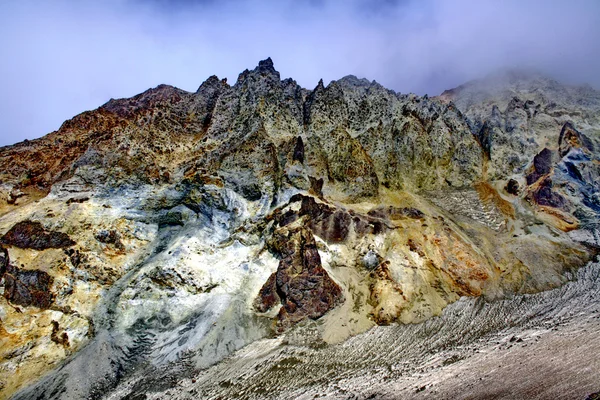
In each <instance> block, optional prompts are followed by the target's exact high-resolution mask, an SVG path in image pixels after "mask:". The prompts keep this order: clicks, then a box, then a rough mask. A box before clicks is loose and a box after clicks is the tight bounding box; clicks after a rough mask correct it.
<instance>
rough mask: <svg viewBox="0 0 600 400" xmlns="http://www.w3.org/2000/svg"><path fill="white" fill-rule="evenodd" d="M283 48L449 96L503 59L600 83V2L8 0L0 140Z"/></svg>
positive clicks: (1, 19) (335, 69)
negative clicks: (458, 87) (457, 87)
mask: <svg viewBox="0 0 600 400" xmlns="http://www.w3.org/2000/svg"><path fill="white" fill-rule="evenodd" d="M267 57H271V58H272V59H273V61H274V63H275V68H276V69H277V70H278V71H279V72H280V73H281V76H282V78H287V77H292V78H293V79H295V80H296V81H297V82H298V83H299V84H300V85H301V86H303V87H305V88H308V89H312V88H314V87H315V86H316V85H317V82H318V81H319V79H321V78H322V79H323V81H324V82H325V83H326V84H327V83H328V82H330V81H331V80H335V79H339V78H341V77H343V76H345V75H349V74H352V75H356V76H358V77H360V78H362V77H365V78H367V79H369V80H376V81H377V82H379V83H381V84H383V85H384V86H386V87H388V88H390V89H393V90H395V91H398V92H402V93H408V92H413V93H417V94H425V93H427V94H429V95H437V94H439V93H441V92H442V91H443V90H445V89H450V88H453V87H456V86H458V85H460V84H462V83H464V82H466V81H468V80H471V79H476V78H481V77H483V76H485V75H487V74H489V73H493V72H495V71H497V70H499V69H503V68H507V67H510V68H514V67H517V68H519V67H526V68H534V69H537V70H540V71H542V72H545V73H547V74H550V75H552V76H554V77H556V78H558V79H561V80H566V81H568V82H570V83H588V84H591V85H592V86H593V87H595V88H600V72H599V71H600V1H597V0H569V1H554V0H518V1H517V0H502V1H492V0H381V1H377V0H372V1H368V0H346V1H336V0H278V1H258V0H221V1H218V0H197V1H194V0H101V1H99V0H95V1H88V0H78V1H77V0H71V1H68V0H37V1H36V0H0V145H7V144H12V143H15V142H19V141H22V140H24V139H33V138H36V137H40V136H43V135H45V134H47V133H49V132H52V131H54V130H57V129H58V128H59V127H60V125H61V124H62V122H63V121H65V120H67V119H69V118H71V117H73V116H75V115H77V114H79V113H80V112H83V111H85V110H90V109H95V108H97V107H98V106H100V105H102V104H104V103H105V102H106V101H108V100H109V99H110V98H121V97H130V96H133V95H135V94H137V93H140V92H142V91H144V90H146V89H148V88H150V87H155V86H157V85H159V84H161V83H166V84H170V85H174V86H177V87H179V88H181V89H184V90H188V91H195V90H196V89H197V88H198V86H200V84H201V83H202V82H203V81H204V80H205V79H206V78H208V77H209V76H210V75H217V76H219V77H221V78H223V77H226V78H227V79H228V81H229V82H230V83H231V84H233V83H235V81H236V79H237V76H238V74H239V73H240V72H242V71H243V70H244V69H246V68H248V69H252V68H254V67H255V66H256V65H257V64H258V61H259V60H262V59H265V58H267Z"/></svg>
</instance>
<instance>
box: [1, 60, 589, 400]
mask: <svg viewBox="0 0 600 400" xmlns="http://www.w3.org/2000/svg"><path fill="white" fill-rule="evenodd" d="M0 183H1V186H0V197H1V200H0V203H1V204H0V235H1V236H0V268H1V270H0V273H1V277H2V278H1V279H2V280H1V283H0V293H1V294H2V297H1V298H0V343H1V346H0V398H3V399H4V398H14V399H34V398H35V399H82V398H89V399H101V398H112V399H117V398H130V399H142V398H175V399H177V398H181V399H184V398H233V397H237V398H249V399H250V398H252V399H262V398H282V399H283V398H314V397H315V396H317V397H318V396H331V397H334V398H357V399H358V398H397V397H402V398H431V397H437V398H444V397H446V398H540V399H545V398H581V399H584V398H585V397H586V396H600V395H598V394H597V392H600V382H598V380H597V377H598V373H599V372H600V360H599V359H598V357H597V355H598V354H600V342H599V341H598V337H600V335H599V334H600V321H599V320H598V318H599V317H598V316H599V315H600V265H598V263H597V262H595V257H596V255H597V254H598V250H599V249H600V227H599V223H600V218H599V217H600V92H598V91H595V90H594V89H592V88H589V87H571V86H567V85H562V84H560V83H558V82H556V81H554V80H552V79H549V78H547V77H544V76H541V75H539V74H537V73H532V72H523V71H507V72H503V73H499V74H495V75H491V76H489V77H487V78H485V79H482V80H480V81H473V82H469V83H467V84H465V85H462V86H459V87H458V88H456V89H452V90H448V91H446V92H444V93H443V94H441V95H440V96H438V97H428V96H423V97H420V96H416V95H413V94H409V95H405V94H400V93H396V92H394V91H392V90H389V89H386V88H384V87H383V86H381V85H380V84H378V83H377V82H375V81H368V80H366V79H358V78H356V77H354V76H347V77H344V78H342V79H340V80H337V81H333V82H331V83H329V84H328V85H327V86H325V85H324V83H323V82H322V81H320V82H319V83H318V85H317V87H316V88H314V89H313V90H307V89H304V88H302V87H300V86H299V85H298V84H297V83H296V82H295V81H294V80H292V79H284V80H281V77H280V74H279V72H277V71H276V70H275V68H274V66H273V62H272V61H271V59H267V60H264V61H261V62H260V63H259V64H258V66H257V67H256V68H254V69H253V70H246V71H244V72H242V73H241V74H240V75H239V77H238V80H237V82H235V84H233V85H230V84H228V83H227V81H226V80H225V79H219V78H217V77H216V76H212V77H210V78H208V79H207V80H206V81H205V82H204V83H202V85H201V86H200V87H199V88H198V90H197V91H196V92H195V93H190V92H186V91H183V90H180V89H177V88H175V87H172V86H167V85H160V86H158V87H156V88H154V89H150V90H147V91H146V92H144V93H141V94H139V95H137V96H135V97H132V98H129V99H118V100H114V99H112V100H110V101H109V102H108V103H106V104H104V105H102V106H101V107H99V108H98V109H96V110H93V111H86V112H84V113H82V114H79V115H77V116H75V117H74V118H73V119H71V120H68V121H66V122H64V123H63V125H62V126H61V127H60V129H59V130H58V131H56V132H52V133H50V134H48V135H46V136H44V137H42V138H40V139H36V140H30V141H25V142H21V143H17V144H15V145H12V146H7V147H3V148H0ZM527 346H529V347H527ZM594 393H596V394H594ZM589 398H597V397H589Z"/></svg>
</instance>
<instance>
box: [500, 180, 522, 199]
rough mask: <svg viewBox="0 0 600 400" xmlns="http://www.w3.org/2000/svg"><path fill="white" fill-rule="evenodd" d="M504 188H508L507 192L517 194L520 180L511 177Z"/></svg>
mask: <svg viewBox="0 0 600 400" xmlns="http://www.w3.org/2000/svg"><path fill="white" fill-rule="evenodd" d="M504 190H506V193H509V194H512V195H514V196H517V195H518V194H519V190H520V189H519V182H517V181H516V180H514V179H509V180H508V182H506V186H504Z"/></svg>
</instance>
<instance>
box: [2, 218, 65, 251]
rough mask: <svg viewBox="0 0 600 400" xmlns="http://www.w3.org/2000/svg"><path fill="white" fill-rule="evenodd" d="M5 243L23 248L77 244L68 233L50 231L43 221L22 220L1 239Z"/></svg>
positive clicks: (44, 247) (53, 247)
mask: <svg viewBox="0 0 600 400" xmlns="http://www.w3.org/2000/svg"><path fill="white" fill-rule="evenodd" d="M0 241H1V242H2V243H4V244H8V245H11V246H16V247H20V248H23V249H34V250H45V249H58V248H65V247H71V246H73V245H74V244H75V242H74V241H73V240H71V238H70V237H69V235H67V234H66V233H62V232H54V231H48V230H46V229H44V227H43V226H42V224H41V223H39V222H32V221H22V222H19V223H18V224H16V225H15V226H13V227H12V228H10V230H9V231H8V232H6V234H4V236H2V238H1V239H0Z"/></svg>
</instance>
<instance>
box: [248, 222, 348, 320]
mask: <svg viewBox="0 0 600 400" xmlns="http://www.w3.org/2000/svg"><path fill="white" fill-rule="evenodd" d="M269 247H270V249H271V251H273V252H275V253H276V254H278V256H279V257H280V258H281V260H280V261H279V266H278V267H277V272H275V273H274V274H273V275H271V276H270V277H269V279H268V280H267V282H266V283H265V284H264V285H263V287H262V289H261V291H260V293H259V297H258V298H257V300H256V307H257V309H258V310H259V311H261V312H265V311H267V310H269V309H270V308H272V307H273V306H274V305H275V304H276V303H278V302H279V303H281V305H282V307H281V309H280V310H279V313H278V315H277V331H279V332H282V331H284V330H285V329H286V328H288V327H290V326H292V325H294V324H296V323H298V322H300V321H301V320H303V319H306V318H310V319H318V318H320V317H322V316H323V315H324V314H325V313H326V312H327V311H329V310H330V309H332V308H333V307H335V306H336V305H337V304H338V303H339V302H341V301H342V300H343V295H342V290H341V288H340V287H339V286H338V285H337V284H336V283H335V282H334V281H333V280H332V279H331V278H330V277H329V275H328V274H327V272H326V271H325V270H324V269H323V267H322V266H321V258H320V256H319V252H318V250H317V245H316V243H315V239H314V237H313V235H312V234H311V233H310V231H309V230H308V229H306V228H304V227H295V228H291V229H287V228H285V227H284V228H281V229H280V230H278V231H276V232H275V233H274V235H273V237H272V238H271V239H270V241H269Z"/></svg>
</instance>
